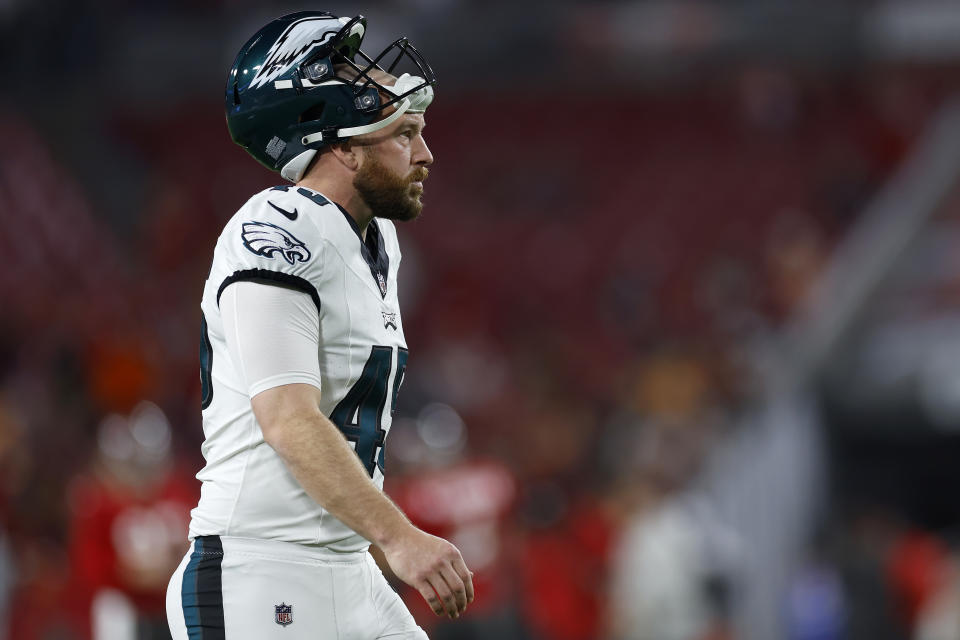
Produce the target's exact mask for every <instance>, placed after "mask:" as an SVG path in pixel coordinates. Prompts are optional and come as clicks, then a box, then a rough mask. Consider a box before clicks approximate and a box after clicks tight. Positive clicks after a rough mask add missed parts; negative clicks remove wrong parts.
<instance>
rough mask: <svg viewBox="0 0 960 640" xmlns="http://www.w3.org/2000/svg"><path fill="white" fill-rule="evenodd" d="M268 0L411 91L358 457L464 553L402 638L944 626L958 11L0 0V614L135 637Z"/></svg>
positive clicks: (177, 473)
mask: <svg viewBox="0 0 960 640" xmlns="http://www.w3.org/2000/svg"><path fill="white" fill-rule="evenodd" d="M303 8H314V9H326V10H329V11H332V12H334V13H337V14H338V15H355V14H356V13H363V14H364V15H366V16H367V17H368V18H369V25H370V29H369V35H368V43H369V45H370V48H371V49H378V45H379V46H382V45H383V44H386V40H387V39H388V38H391V37H394V36H395V34H399V33H402V34H406V35H408V36H410V38H411V40H412V41H413V42H414V43H415V44H416V45H417V46H418V47H419V48H420V49H421V50H422V51H423V52H425V54H426V56H427V58H428V59H429V60H430V61H431V62H432V63H433V65H434V67H435V68H436V70H437V72H438V75H439V77H440V85H439V87H438V98H437V100H436V102H435V103H434V105H433V106H432V107H431V109H430V113H429V114H428V120H429V129H428V131H427V139H428V142H429V143H430V145H431V147H432V149H433V151H434V154H435V156H436V158H437V161H436V164H435V165H434V168H433V170H432V177H431V179H430V181H429V183H428V184H427V190H426V198H425V200H426V208H425V214H424V216H423V217H422V219H421V220H420V221H418V222H416V223H414V224H410V225H407V226H404V227H403V228H402V229H401V233H402V242H403V247H404V266H403V280H402V289H403V290H402V292H401V300H402V306H403V313H404V317H405V326H406V327H407V328H408V336H407V339H408V342H409V344H410V348H411V353H412V357H411V360H410V365H411V366H410V369H409V375H408V377H407V381H406V384H405V388H404V393H403V394H401V405H400V408H399V410H398V413H397V416H398V419H397V420H396V422H395V426H394V431H393V432H392V433H391V436H390V440H389V444H390V447H389V449H388V463H387V466H388V471H389V474H390V476H389V479H388V490H389V491H390V493H391V494H392V495H394V496H395V498H396V499H397V501H398V502H400V503H401V505H403V506H404V508H405V509H406V510H407V511H408V512H409V513H410V515H411V517H412V518H413V519H414V520H415V521H416V522H418V523H419V524H420V525H421V526H423V527H425V528H427V529H428V530H431V531H434V532H437V533H439V534H442V535H446V536H450V537H451V538H452V539H453V540H454V541H455V542H456V543H457V544H458V545H459V546H460V547H461V549H463V551H464V555H465V556H466V558H467V561H468V563H469V564H470V565H471V567H472V568H473V569H474V570H475V571H476V572H477V582H478V599H477V601H476V603H475V604H474V605H473V608H472V609H471V611H470V612H469V614H468V616H467V617H466V619H464V620H461V621H459V622H457V623H452V624H447V623H443V622H437V621H435V620H434V619H432V616H431V615H430V614H429V612H428V611H427V610H426V608H425V606H422V605H421V604H420V602H419V598H417V597H413V596H411V594H409V593H408V594H406V595H407V599H408V602H409V603H410V606H411V608H412V609H413V610H414V611H415V613H416V615H417V617H418V619H419V620H421V622H422V624H423V625H424V627H425V628H427V629H428V630H429V631H430V632H431V637H433V638H436V639H440V640H444V639H453V638H461V639H474V638H492V637H495V638H498V639H499V640H588V639H604V640H733V639H737V640H740V639H743V640H841V639H846V640H899V639H910V640H960V571H958V558H960V556H958V551H960V547H958V542H960V538H958V533H960V529H958V524H960V499H958V498H957V494H956V493H955V491H956V490H957V488H958V487H960V251H958V250H957V247H958V244H960V190H958V186H960V182H958V175H960V106H958V103H957V102H955V101H954V95H955V93H956V92H957V89H958V88H960V74H958V72H960V35H958V34H960V4H958V3H956V2H943V3H931V2H912V1H908V0H903V1H896V0H894V1H887V2H875V1H870V0H860V1H853V0H843V1H840V0H835V1H832V2H801V1H788V0H780V1H765V2H762V1H759V0H756V1H749V0H742V1H733V0H730V1H725V2H719V1H717V2H708V1H705V0H703V1H688V2H667V1H660V2H652V1H651V2H647V1H643V2H641V1H634V2H628V1H625V0H622V1H607V2H598V3H594V2H573V1H569V0H566V1H564V0H556V1H551V2H546V1H540V2H528V3H507V2H502V1H492V2H483V3H481V2H468V1H466V0H416V1H411V2H370V3H369V4H367V5H365V6H359V5H355V4H353V3H344V2H330V3H329V4H326V5H309V6H308V5H305V4H302V3H287V2H252V1H243V0H194V1H192V2H188V1H186V0H127V1H120V0H98V1H93V0H85V1H84V0H77V1H74V2H66V1H64V0H2V1H0V52H2V53H0V55H2V60H3V62H4V64H3V69H4V72H5V75H6V76H7V81H6V85H5V87H4V89H3V90H2V91H0V140H2V141H3V153H2V154H0V220H2V225H0V250H2V260H3V265H4V267H3V269H2V270H0V297H2V305H3V311H2V313H0V327H2V332H0V638H3V637H6V638H11V639H15V640H41V639H42V640H52V639H62V640H77V639H79V640H83V639H86V638H91V637H93V638H96V639H97V640H133V639H138V640H139V639H151V640H152V639H156V638H164V637H166V636H165V634H166V631H165V622H164V620H163V613H162V593H163V589H164V587H165V584H166V580H167V576H168V575H169V573H170V572H171V571H172V568H173V566H174V564H175V563H176V561H177V560H178V559H179V557H180V555H181V553H182V552H183V550H184V548H185V540H184V536H185V530H186V519H187V516H188V510H189V508H190V506H192V504H193V502H194V500H195V497H196V494H197V492H198V486H197V483H196V481H195V480H194V479H193V474H194V473H196V471H197V470H198V468H199V466H200V464H201V458H200V454H199V443H200V441H201V430H200V424H199V418H200V413H199V376H198V363H197V342H198V332H199V300H200V293H201V288H202V284H203V280H204V278H205V277H206V273H207V270H208V267H209V261H210V257H211V251H212V247H213V244H214V240H215V238H216V236H217V235H218V233H219V230H220V227H221V225H222V224H223V223H224V221H225V220H226V219H227V218H228V217H229V216H230V215H231V214H232V213H233V212H234V211H235V210H236V209H237V208H238V207H239V206H240V205H241V204H242V203H243V202H244V201H245V200H246V198H247V197H248V196H249V195H251V194H252V193H254V192H255V191H256V190H259V189H260V188H263V187H266V186H269V185H271V184H278V183H279V180H280V179H279V177H277V176H274V175H272V174H270V173H268V172H267V171H265V170H263V169H262V168H260V167H259V166H258V165H257V164H256V163H255V162H253V161H252V160H251V159H250V158H249V157H248V156H247V155H246V154H245V153H244V152H243V151H242V150H241V149H240V148H238V147H235V146H233V145H232V144H231V143H230V141H229V138H228V135H227V132H226V127H225V125H224V121H223V106H222V98H221V92H222V90H223V85H224V82H225V78H226V71H227V69H228V67H229V65H230V62H231V61H232V56H233V55H234V53H235V52H236V51H237V49H238V48H239V46H240V45H241V44H242V43H243V42H244V41H245V40H246V38H247V36H248V35H249V34H250V33H253V32H254V31H255V30H256V29H257V28H258V27H259V26H260V25H261V24H263V23H264V22H265V21H266V20H267V19H269V18H272V17H274V16H276V15H280V14H283V13H287V12H289V11H293V10H299V9H303ZM413 595H415V594H413ZM272 604H275V603H265V605H264V606H266V607H269V606H270V605H272Z"/></svg>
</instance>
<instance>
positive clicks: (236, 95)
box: [233, 82, 240, 106]
mask: <svg viewBox="0 0 960 640" xmlns="http://www.w3.org/2000/svg"><path fill="white" fill-rule="evenodd" d="M238 104H240V92H239V91H238V90H237V83H236V82H234V83H233V106H237V105H238Z"/></svg>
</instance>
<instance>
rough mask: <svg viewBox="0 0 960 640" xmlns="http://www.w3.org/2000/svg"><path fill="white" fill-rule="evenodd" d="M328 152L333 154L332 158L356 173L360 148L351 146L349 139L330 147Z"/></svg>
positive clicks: (358, 165) (358, 166)
mask: <svg viewBox="0 0 960 640" xmlns="http://www.w3.org/2000/svg"><path fill="white" fill-rule="evenodd" d="M330 152H331V153H332V154H333V157H335V158H336V159H337V160H339V161H340V163H341V164H343V166H345V167H346V168H348V169H350V170H351V171H356V170H357V169H359V168H360V154H361V153H362V151H361V150H360V146H359V145H355V144H352V143H351V141H350V139H349V138H347V139H346V140H344V141H343V142H338V143H337V144H335V145H333V146H331V147H330Z"/></svg>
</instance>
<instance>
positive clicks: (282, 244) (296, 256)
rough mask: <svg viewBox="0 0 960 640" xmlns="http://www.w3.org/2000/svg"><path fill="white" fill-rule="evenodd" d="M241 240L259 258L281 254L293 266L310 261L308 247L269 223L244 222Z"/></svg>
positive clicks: (284, 230)
mask: <svg viewBox="0 0 960 640" xmlns="http://www.w3.org/2000/svg"><path fill="white" fill-rule="evenodd" d="M241 238H242V239H243V246H245V247H246V248H247V249H249V250H250V251H252V252H253V253H255V254H257V255H258V256H264V257H265V258H274V257H276V255H277V254H278V253H279V254H280V255H281V256H283V259H284V260H286V261H287V262H288V263H289V264H291V265H292V264H294V263H295V262H297V261H298V260H299V261H300V262H306V261H307V260H309V259H310V250H309V249H307V245H305V244H304V243H302V242H300V241H299V240H297V238H296V237H294V235H293V234H292V233H290V232H289V231H287V230H286V229H284V228H283V227H278V226H277V225H275V224H270V223H269V222H244V223H243V233H242V234H241Z"/></svg>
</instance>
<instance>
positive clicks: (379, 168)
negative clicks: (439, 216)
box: [353, 154, 429, 221]
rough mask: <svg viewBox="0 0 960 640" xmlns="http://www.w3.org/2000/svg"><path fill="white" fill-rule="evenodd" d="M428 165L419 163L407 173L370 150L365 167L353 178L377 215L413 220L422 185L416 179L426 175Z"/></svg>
mask: <svg viewBox="0 0 960 640" xmlns="http://www.w3.org/2000/svg"><path fill="white" fill-rule="evenodd" d="M428 173H429V172H428V171H427V169H426V167H418V168H416V169H414V170H413V171H412V172H410V173H409V174H408V175H406V176H400V175H397V174H396V173H394V172H392V171H391V170H390V169H388V168H387V167H386V166H385V165H384V164H383V163H381V162H380V159H379V158H378V157H377V156H376V155H374V154H368V155H367V157H366V162H364V163H363V167H361V168H360V170H359V171H358V172H357V175H356V176H354V178H353V186H354V187H355V188H356V190H357V193H359V194H360V197H361V198H362V199H363V201H364V202H365V203H366V205H367V206H368V207H370V210H371V211H372V212H373V215H374V216H375V217H377V218H387V219H390V220H402V221H403V220H413V219H414V218H416V217H417V216H419V215H420V210H421V209H423V203H422V202H420V195H421V194H422V193H423V189H421V188H420V187H417V186H413V183H414V182H423V181H424V180H426V179H427V174H428Z"/></svg>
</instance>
